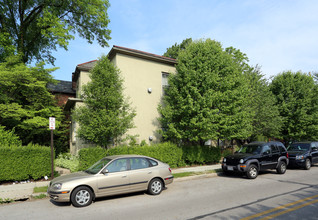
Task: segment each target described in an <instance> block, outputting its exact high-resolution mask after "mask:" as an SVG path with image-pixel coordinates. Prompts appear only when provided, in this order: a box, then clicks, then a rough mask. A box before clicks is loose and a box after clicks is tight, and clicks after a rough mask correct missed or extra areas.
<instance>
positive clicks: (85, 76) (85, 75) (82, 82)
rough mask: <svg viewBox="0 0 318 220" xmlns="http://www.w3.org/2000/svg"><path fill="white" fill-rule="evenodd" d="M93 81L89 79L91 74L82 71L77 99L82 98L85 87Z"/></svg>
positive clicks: (77, 89) (78, 82) (78, 81)
mask: <svg viewBox="0 0 318 220" xmlns="http://www.w3.org/2000/svg"><path fill="white" fill-rule="evenodd" d="M89 81H91V79H90V78H89V72H86V71H81V72H80V74H79V77H78V80H77V83H76V86H77V88H76V98H80V95H81V94H82V91H83V85H86V84H87V83H88V82H89Z"/></svg>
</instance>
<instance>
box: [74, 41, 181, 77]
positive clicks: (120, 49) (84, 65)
mask: <svg viewBox="0 0 318 220" xmlns="http://www.w3.org/2000/svg"><path fill="white" fill-rule="evenodd" d="M117 53H120V54H125V55H129V56H133V57H139V58H142V59H146V60H151V61H155V62H159V63H165V64H169V65H173V66H174V65H175V64H177V60H176V59H173V58H170V57H164V56H160V55H156V54H152V53H148V52H144V51H141V50H135V49H130V48H127V47H120V46H116V45H114V46H113V47H112V49H111V50H110V51H109V53H108V58H109V59H110V60H112V59H113V58H114V56H115V55H116V54H117ZM96 62H97V60H92V61H89V62H86V63H81V64H78V65H77V66H76V68H75V72H74V79H73V80H74V81H77V79H78V77H79V73H80V71H89V70H91V69H92V68H93V67H94V65H95V64H96Z"/></svg>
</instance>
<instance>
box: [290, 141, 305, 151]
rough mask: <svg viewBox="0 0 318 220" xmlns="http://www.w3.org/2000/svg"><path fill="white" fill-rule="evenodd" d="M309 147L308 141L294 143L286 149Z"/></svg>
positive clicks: (300, 149)
mask: <svg viewBox="0 0 318 220" xmlns="http://www.w3.org/2000/svg"><path fill="white" fill-rule="evenodd" d="M309 148H310V144H308V143H295V144H292V145H291V146H290V147H289V148H288V150H296V151H307V150H309Z"/></svg>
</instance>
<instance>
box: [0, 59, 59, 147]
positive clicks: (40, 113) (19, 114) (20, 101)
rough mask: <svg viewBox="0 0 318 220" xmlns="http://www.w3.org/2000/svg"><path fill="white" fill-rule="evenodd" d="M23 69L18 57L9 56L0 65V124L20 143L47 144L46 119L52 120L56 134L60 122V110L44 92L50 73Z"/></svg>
mask: <svg viewBox="0 0 318 220" xmlns="http://www.w3.org/2000/svg"><path fill="white" fill-rule="evenodd" d="M43 65H44V64H43V63H42V64H38V65H37V66H36V67H27V66H26V65H25V64H24V63H21V62H20V58H17V57H12V58H10V59H8V61H7V62H3V63H0V94H1V96H0V125H1V126H4V127H5V129H6V130H9V131H10V130H13V129H15V133H16V134H17V135H18V136H19V137H20V139H21V140H22V143H23V144H28V143H30V142H33V143H37V144H41V145H49V143H50V132H49V130H48V120H49V117H51V116H53V117H56V121H57V126H56V127H57V130H56V131H55V134H56V135H62V134H61V133H59V132H61V131H59V129H58V128H59V126H60V122H61V121H62V116H63V114H62V110H61V109H60V108H59V107H58V106H56V104H55V101H54V97H53V96H52V95H51V93H50V92H49V91H48V90H47V88H46V85H47V83H48V82H53V79H52V77H51V75H50V72H51V71H53V69H51V70H47V69H44V68H43Z"/></svg>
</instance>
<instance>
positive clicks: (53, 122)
mask: <svg viewBox="0 0 318 220" xmlns="http://www.w3.org/2000/svg"><path fill="white" fill-rule="evenodd" d="M49 121H50V122H49V127H50V129H51V130H55V118H54V117H50V118H49Z"/></svg>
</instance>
